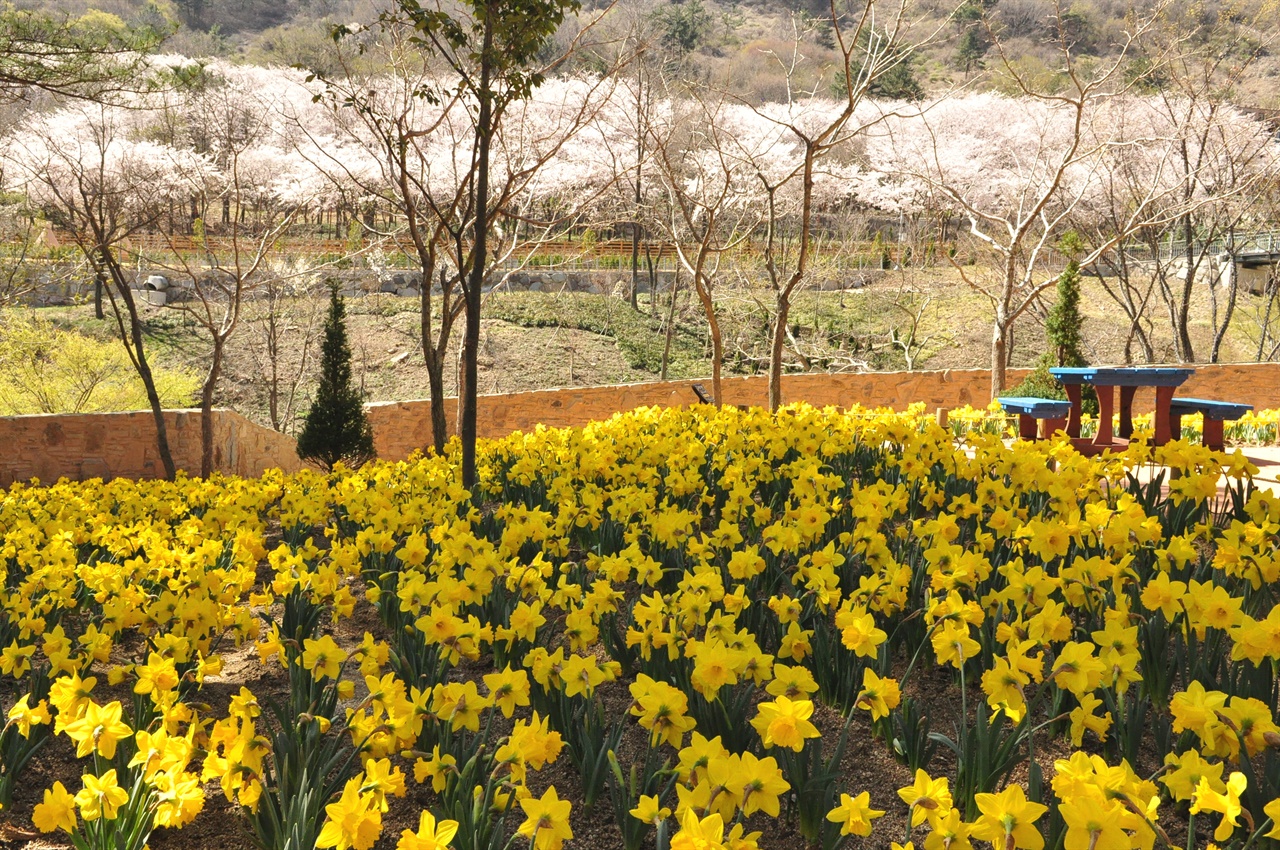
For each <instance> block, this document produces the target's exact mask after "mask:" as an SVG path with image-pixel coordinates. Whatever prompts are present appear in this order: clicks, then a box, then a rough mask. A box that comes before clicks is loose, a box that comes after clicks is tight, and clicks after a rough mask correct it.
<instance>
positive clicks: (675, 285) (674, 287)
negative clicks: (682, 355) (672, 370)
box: [659, 266, 680, 381]
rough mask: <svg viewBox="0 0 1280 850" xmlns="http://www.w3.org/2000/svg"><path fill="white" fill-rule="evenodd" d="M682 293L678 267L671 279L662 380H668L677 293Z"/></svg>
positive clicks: (674, 330) (663, 350) (663, 347)
mask: <svg viewBox="0 0 1280 850" xmlns="http://www.w3.org/2000/svg"><path fill="white" fill-rule="evenodd" d="M679 291H680V267H679V266H676V269H675V272H674V274H673V275H672V277H671V303H670V304H669V305H668V306H667V327H666V329H665V330H666V333H665V334H664V336H665V339H664V340H663V343H662V373H661V375H660V376H659V377H660V378H661V379H662V380H664V381H665V380H666V379H667V363H669V362H670V360H671V338H672V337H673V336H675V332H676V326H675V320H676V293H678V292H679Z"/></svg>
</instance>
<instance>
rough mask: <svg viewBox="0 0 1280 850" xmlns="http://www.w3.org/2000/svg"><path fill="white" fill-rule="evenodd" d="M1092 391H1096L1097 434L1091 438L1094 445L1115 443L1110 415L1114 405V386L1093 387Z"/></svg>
mask: <svg viewBox="0 0 1280 850" xmlns="http://www.w3.org/2000/svg"><path fill="white" fill-rule="evenodd" d="M1094 391H1095V392H1097V393H1098V435H1097V436H1096V437H1094V438H1093V444H1094V445H1095V446H1110V445H1112V444H1114V443H1115V441H1116V438H1115V433H1114V431H1113V430H1112V428H1113V426H1112V424H1111V415H1112V413H1113V412H1114V407H1115V399H1116V394H1115V388H1114V387H1094Z"/></svg>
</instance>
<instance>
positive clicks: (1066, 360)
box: [1010, 260, 1098, 414]
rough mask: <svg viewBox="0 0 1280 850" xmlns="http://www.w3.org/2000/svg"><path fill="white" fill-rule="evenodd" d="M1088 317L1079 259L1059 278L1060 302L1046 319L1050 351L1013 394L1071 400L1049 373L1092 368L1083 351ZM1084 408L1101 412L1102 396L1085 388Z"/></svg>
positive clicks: (1046, 333)
mask: <svg viewBox="0 0 1280 850" xmlns="http://www.w3.org/2000/svg"><path fill="white" fill-rule="evenodd" d="M1083 326H1084V317H1083V316H1081V315H1080V264H1079V263H1077V262H1076V261H1075V260H1072V261H1071V262H1069V263H1067V267H1066V268H1065V269H1064V270H1063V272H1062V274H1061V275H1060V276H1059V277H1058V290H1057V301H1055V302H1054V305H1053V307H1052V308H1050V310H1049V315H1048V317H1047V318H1046V319H1045V323H1044V327H1045V335H1046V337H1047V339H1048V343H1049V350H1048V351H1046V352H1045V353H1044V354H1042V355H1041V356H1040V361H1039V362H1038V363H1037V364H1036V368H1035V371H1033V372H1032V373H1031V374H1030V375H1028V376H1027V377H1026V378H1024V379H1023V380H1022V383H1020V384H1018V386H1016V387H1014V388H1013V389H1012V390H1011V391H1010V394H1011V395H1017V396H1031V397H1035V398H1060V399H1065V398H1066V397H1067V393H1066V390H1065V389H1064V388H1063V386H1062V384H1060V383H1058V380H1057V379H1056V378H1054V377H1053V375H1051V374H1050V373H1049V370H1050V369H1051V368H1053V367H1056V366H1071V367H1079V366H1088V365H1089V361H1088V360H1086V359H1085V357H1084V353H1083V352H1082V351H1081V348H1082V345H1083V342H1082V339H1083V337H1082V328H1083ZM1081 390H1082V392H1081V407H1082V409H1083V410H1084V412H1085V413H1092V414H1096V413H1097V412H1098V396H1097V394H1096V393H1095V392H1094V391H1093V387H1090V386H1083V387H1081Z"/></svg>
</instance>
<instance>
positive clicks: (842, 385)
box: [0, 363, 1280, 487]
mask: <svg viewBox="0 0 1280 850" xmlns="http://www.w3.org/2000/svg"><path fill="white" fill-rule="evenodd" d="M1024 374H1026V370H1017V369H1015V370H1010V373H1009V380H1010V382H1011V383H1014V382H1017V381H1019V380H1021V378H1022V376H1023V375H1024ZM693 383H694V382H693V381H666V382H662V381H654V382H650V383H643V384H624V385H620V386H610V387H580V388H570V389H560V390H543V391H539V392H529V393H512V394H506V395H489V396H481V397H480V399H479V419H480V421H479V430H480V436H482V437H501V436H504V435H506V434H509V433H511V432H512V431H517V430H526V431H527V430H530V429H532V428H533V427H534V426H535V425H538V424H544V425H547V426H549V427H561V426H581V425H584V424H586V423H587V422H590V421H592V420H595V419H606V418H608V417H609V416H612V415H613V414H614V413H617V412H618V411H623V410H632V409H634V408H637V407H643V406H648V405H680V404H693V403H694V402H696V400H697V398H696V396H695V395H694V393H693V390H692V389H691V385H692V384H693ZM702 383H704V384H708V385H709V383H710V382H709V381H703V382H702ZM989 388H990V376H989V373H988V372H987V371H986V370H985V369H955V370H949V371H943V372H863V373H856V374H841V375H825V374H823V375H817V374H814V375H788V376H786V377H785V378H784V379H783V398H784V400H785V401H807V402H810V403H811V404H815V405H835V406H837V407H848V406H851V405H854V404H861V405H863V406H866V407H880V406H884V407H892V408H896V409H903V408H905V407H906V406H907V405H909V404H911V403H913V402H921V403H923V404H924V405H925V407H926V408H927V409H929V410H932V409H934V408H938V407H944V408H956V407H963V406H964V405H966V404H971V405H974V406H982V405H985V404H986V402H987V400H988V395H989V392H990V389H989ZM767 391H768V383H767V380H766V379H765V378H764V377H762V376H753V377H734V378H726V379H725V380H724V394H725V399H724V400H725V403H726V404H751V405H763V404H764V403H765V402H766V399H767ZM1179 394H1180V395H1186V396H1202V397H1209V398H1219V399H1225V400H1228V401H1238V402H1244V403H1246V404H1252V405H1253V406H1254V408H1255V409H1257V410H1263V409H1268V408H1280V364H1276V363H1265V364H1243V365H1217V366H1199V367H1197V369H1196V373H1195V375H1193V376H1192V378H1191V379H1190V380H1188V381H1187V383H1186V384H1184V385H1183V387H1182V388H1181V389H1180V390H1179ZM455 403H456V402H455V400H454V399H448V400H447V402H446V406H447V411H446V412H447V421H448V423H449V426H450V429H452V427H453V424H454V419H455V412H454V411H455ZM1151 403H1152V402H1151V392H1150V391H1149V390H1143V391H1140V392H1139V393H1138V396H1137V398H1136V400H1135V412H1141V411H1144V410H1148V409H1149V408H1150V406H1151ZM366 409H367V410H368V413H369V419H370V422H371V424H372V426H373V434H374V444H375V447H376V448H377V451H378V455H379V457H382V458H384V459H387V460H399V459H402V458H405V457H407V456H408V455H409V454H410V453H412V452H413V451H414V450H415V449H418V448H421V447H423V446H427V445H430V443H431V414H430V410H431V406H430V403H429V402H426V401H403V402H386V403H380V404H371V405H368V406H367V408H366ZM215 416H216V417H217V418H216V420H215V430H214V435H215V437H214V444H215V458H214V464H215V468H217V469H218V470H219V471H222V472H227V473H232V474H236V475H246V476H254V475H258V474H260V473H261V472H262V471H263V470H264V469H269V468H272V467H280V468H283V469H285V470H288V471H293V470H297V469H300V468H302V464H301V462H300V461H299V460H298V458H297V455H296V454H295V453H294V445H295V444H294V441H293V438H291V437H288V436H285V435H283V434H279V433H276V432H275V431H272V430H270V429H267V428H263V427H261V426H258V425H255V424H254V423H252V422H250V421H249V420H248V419H245V418H244V417H243V416H240V415H239V414H237V413H234V412H232V411H223V410H220V411H216V412H215ZM166 421H167V423H168V429H169V441H170V445H171V446H172V449H173V453H174V460H175V462H176V463H177V465H178V467H179V468H180V469H185V470H187V471H188V472H190V473H192V474H194V473H195V472H196V471H198V470H199V469H200V417H199V413H198V411H194V410H173V411H169V412H168V413H167V419H166ZM0 447H3V453H2V454H0V487H4V486H8V485H9V484H10V483H11V482H13V481H21V480H26V479H28V478H31V477H33V476H34V477H38V478H40V479H41V480H43V481H53V480H56V479H57V478H59V477H61V476H66V477H68V478H72V479H85V478H94V477H99V476H101V477H113V476H125V477H131V478H149V477H155V476H158V475H161V474H162V473H163V467H162V466H161V464H160V459H159V457H158V455H157V452H156V448H155V428H154V426H153V425H152V421H151V414H150V413H146V412H141V413H105V414H104V413H99V414H80V415H65V416H14V417H0Z"/></svg>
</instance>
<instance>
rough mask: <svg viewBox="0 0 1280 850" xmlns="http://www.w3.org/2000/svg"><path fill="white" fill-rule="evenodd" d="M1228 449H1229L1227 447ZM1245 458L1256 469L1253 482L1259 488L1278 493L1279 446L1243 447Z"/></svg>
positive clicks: (1279, 489) (1279, 490)
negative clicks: (1256, 472)
mask: <svg viewBox="0 0 1280 850" xmlns="http://www.w3.org/2000/svg"><path fill="white" fill-rule="evenodd" d="M1228 448H1230V447H1228ZM1241 448H1242V450H1243V451H1244V455H1245V457H1247V458H1249V460H1251V461H1252V462H1253V465H1254V466H1256V467H1258V474H1257V475H1255V476H1253V481H1254V483H1255V484H1257V485H1258V486H1259V487H1267V488H1269V489H1271V490H1274V491H1276V492H1280V446H1243V447H1241Z"/></svg>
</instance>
